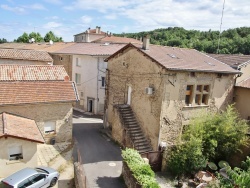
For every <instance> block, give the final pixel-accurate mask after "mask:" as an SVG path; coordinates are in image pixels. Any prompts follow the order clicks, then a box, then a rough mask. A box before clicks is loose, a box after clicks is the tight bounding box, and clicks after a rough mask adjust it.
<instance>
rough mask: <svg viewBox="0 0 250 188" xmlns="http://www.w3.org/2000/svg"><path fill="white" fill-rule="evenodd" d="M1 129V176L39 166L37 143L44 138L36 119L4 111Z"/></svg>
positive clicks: (0, 115) (0, 117) (0, 121)
mask: <svg viewBox="0 0 250 188" xmlns="http://www.w3.org/2000/svg"><path fill="white" fill-rule="evenodd" d="M0 130H1V131H0V148H1V152H0V166H1V169H2V170H0V177H6V176H8V175H9V174H12V173H14V172H16V171H17V170H20V169H22V168H24V167H27V166H29V167H35V166H37V144H39V143H44V139H43V136H42V134H41V132H40V130H39V128H38V126H37V124H36V122H35V121H34V120H31V119H28V118H24V117H20V116H17V115H13V114H9V113H5V112H2V113H1V114H0ZM3 169H4V170H3Z"/></svg>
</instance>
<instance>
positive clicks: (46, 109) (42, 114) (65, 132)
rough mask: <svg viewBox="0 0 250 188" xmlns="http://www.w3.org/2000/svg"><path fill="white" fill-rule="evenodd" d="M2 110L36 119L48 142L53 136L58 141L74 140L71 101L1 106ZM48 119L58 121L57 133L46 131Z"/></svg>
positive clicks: (0, 110) (0, 111) (0, 109)
mask: <svg viewBox="0 0 250 188" xmlns="http://www.w3.org/2000/svg"><path fill="white" fill-rule="evenodd" d="M2 112H8V113H12V114H15V115H19V116H22V117H25V118H30V119H33V120H35V122H36V124H37V125H38V127H39V129H40V131H41V133H42V134H43V136H44V138H45V140H46V142H47V143H49V142H50V139H51V138H55V139H56V142H65V141H71V140H72V112H73V110H72V104H71V103H52V104H34V105H8V106H0V113H2ZM46 121H54V122H56V134H52V133H51V134H45V133H44V122H46Z"/></svg>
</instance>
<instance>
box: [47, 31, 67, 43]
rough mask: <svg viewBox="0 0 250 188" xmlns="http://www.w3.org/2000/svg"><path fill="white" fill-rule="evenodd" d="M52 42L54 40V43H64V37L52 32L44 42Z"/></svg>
mask: <svg viewBox="0 0 250 188" xmlns="http://www.w3.org/2000/svg"><path fill="white" fill-rule="evenodd" d="M50 40H52V41H53V42H63V39H62V37H57V36H56V35H55V34H54V33H53V32H52V31H49V32H48V33H46V35H45V36H44V41H45V42H49V41H50Z"/></svg>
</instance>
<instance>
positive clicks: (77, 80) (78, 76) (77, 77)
mask: <svg viewBox="0 0 250 188" xmlns="http://www.w3.org/2000/svg"><path fill="white" fill-rule="evenodd" d="M75 82H76V83H77V84H80V83H81V74H78V73H76V74H75Z"/></svg>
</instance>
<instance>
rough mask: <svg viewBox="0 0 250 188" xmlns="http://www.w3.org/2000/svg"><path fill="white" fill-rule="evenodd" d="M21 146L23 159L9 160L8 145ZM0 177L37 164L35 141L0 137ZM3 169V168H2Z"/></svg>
mask: <svg viewBox="0 0 250 188" xmlns="http://www.w3.org/2000/svg"><path fill="white" fill-rule="evenodd" d="M12 146H22V152H23V159H20V160H12V161H10V160H9V153H8V152H9V150H8V148H9V147H12ZM0 148H1V152H0V168H1V170H0V178H4V177H6V176H9V175H10V174H12V173H14V172H16V171H18V170H20V169H22V168H25V167H36V166H37V143H36V142H31V141H27V140H21V139H16V138H11V137H7V138H0ZM3 169H4V170H3Z"/></svg>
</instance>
